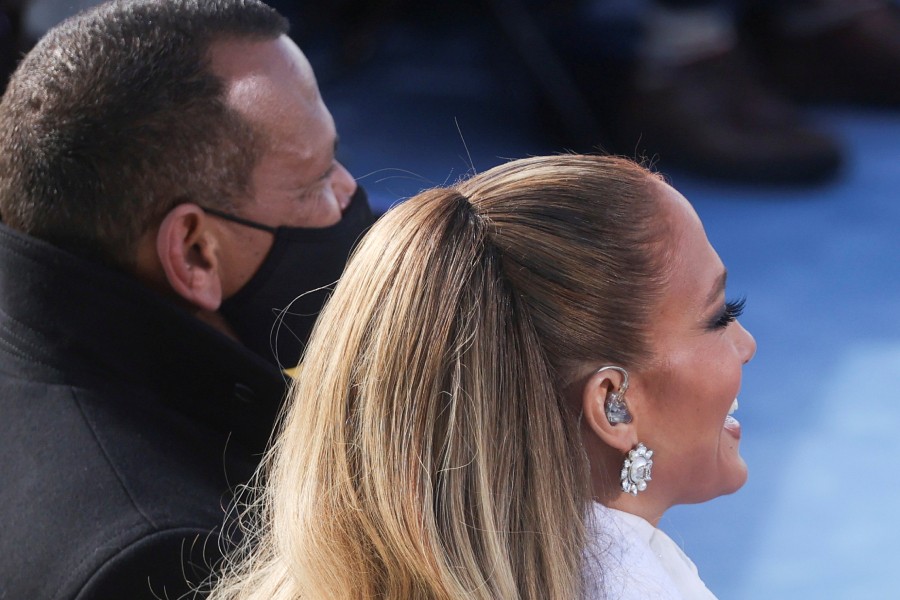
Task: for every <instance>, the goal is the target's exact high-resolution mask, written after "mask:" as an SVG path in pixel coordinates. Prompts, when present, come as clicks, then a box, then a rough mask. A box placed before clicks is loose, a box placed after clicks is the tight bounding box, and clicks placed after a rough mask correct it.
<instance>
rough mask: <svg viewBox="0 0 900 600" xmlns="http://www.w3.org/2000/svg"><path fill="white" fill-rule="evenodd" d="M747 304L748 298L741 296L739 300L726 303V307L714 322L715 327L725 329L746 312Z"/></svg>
mask: <svg viewBox="0 0 900 600" xmlns="http://www.w3.org/2000/svg"><path fill="white" fill-rule="evenodd" d="M746 304H747V298H739V299H737V300H729V301H728V302H726V303H725V309H724V310H723V311H722V314H720V315H719V316H718V317H717V318H716V321H715V323H713V329H724V328H725V327H728V325H729V324H731V323H732V322H734V321H735V320H736V319H737V318H738V317H740V316H741V315H742V314H744V306H745V305H746Z"/></svg>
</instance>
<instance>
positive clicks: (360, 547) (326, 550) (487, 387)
mask: <svg viewBox="0 0 900 600" xmlns="http://www.w3.org/2000/svg"><path fill="white" fill-rule="evenodd" d="M655 180H656V176H655V175H653V174H651V173H650V172H648V171H647V170H645V169H644V168H643V167H640V166H639V165H636V164H635V163H633V162H631V161H627V160H624V159H619V158H613V157H601V156H573V155H563V156H554V157H540V158H530V159H525V160H519V161H514V162H510V163H508V164H505V165H502V166H499V167H496V168H494V169H491V170H490V171H487V172H485V173H482V174H480V175H476V176H474V177H472V178H471V179H469V180H468V181H465V182H462V183H460V184H458V185H456V186H452V187H448V188H440V189H434V190H430V191H427V192H423V193H421V194H419V195H418V196H416V197H415V198H412V199H411V200H408V201H407V202H405V203H403V204H402V205H400V206H398V207H396V208H394V209H392V210H391V211H389V212H388V214H386V215H385V216H384V217H383V218H382V219H381V220H380V221H379V222H378V223H377V224H376V225H375V226H374V227H373V229H372V230H371V231H370V232H369V233H368V234H367V235H366V237H365V239H364V240H363V242H362V243H361V245H360V247H359V248H358V249H357V251H356V253H355V254H354V256H353V258H352V260H351V261H350V264H349V265H348V267H347V270H346V272H345V273H344V276H343V277H342V279H341V281H340V283H339V284H338V285H337V288H336V290H335V292H334V295H333V297H332V298H331V300H330V301H329V303H328V305H327V307H326V308H325V309H324V311H323V312H322V315H321V317H320V319H319V321H318V323H317V325H316V328H315V331H314V334H313V336H312V339H311V341H310V344H309V347H308V349H307V352H306V356H305V360H304V362H303V368H302V373H301V375H300V377H299V378H298V380H297V381H296V382H295V385H294V387H293V390H292V400H291V403H290V406H289V407H288V409H287V412H286V415H285V419H284V422H283V425H282V429H281V431H280V433H279V435H278V436H277V438H276V440H275V442H274V444H273V447H272V448H271V451H270V453H269V455H268V458H267V460H266V462H265V465H264V468H263V471H262V473H263V475H262V478H263V480H264V483H263V484H261V486H260V488H259V490H257V493H258V497H257V499H256V501H255V502H254V503H253V504H252V505H251V507H250V511H249V519H250V520H249V529H250V532H249V534H250V537H249V538H248V540H247V541H246V544H245V547H244V549H243V551H242V552H240V553H239V554H238V555H236V558H234V560H233V562H232V563H231V566H230V567H229V569H228V570H227V571H226V572H225V574H224V575H223V577H222V579H221V580H220V581H219V583H218V585H217V587H216V590H215V591H214V593H213V595H212V598H213V600H224V599H251V598H260V599H261V598H266V599H294V598H323V599H325V598H327V599H344V598H347V599H349V598H392V599H394V598H396V599H413V598H483V599H491V600H494V599H498V598H503V599H510V598H528V599H534V600H538V599H547V598H576V597H578V596H579V595H580V593H581V556H582V552H583V548H584V537H585V518H586V510H587V506H588V503H589V502H590V499H591V492H590V482H589V471H588V466H587V460H586V457H585V455H584V451H583V449H582V444H581V441H580V437H579V433H578V428H577V423H576V420H577V415H575V414H573V411H572V409H571V407H569V406H567V404H566V402H565V400H564V398H563V392H562V390H563V387H564V382H565V380H566V378H567V377H569V376H570V375H571V372H572V370H573V369H574V368H576V367H578V366H583V365H584V364H586V363H588V362H591V361H597V362H600V361H602V362H611V363H615V364H619V365H623V366H634V365H638V364H640V363H641V362H642V361H645V360H646V359H647V358H648V350H647V344H646V340H645V330H646V327H647V325H646V324H647V322H648V320H649V318H650V317H649V314H650V312H651V310H653V308H654V307H655V299H656V297H657V296H658V291H659V282H660V261H659V260H658V257H656V254H657V253H656V252H655V251H653V250H652V246H653V245H654V241H655V239H656V238H657V237H658V236H659V233H660V230H661V224H660V223H659V219H657V218H656V213H657V208H656V202H655V200H654V196H655V191H654V190H655V184H654V181H655Z"/></svg>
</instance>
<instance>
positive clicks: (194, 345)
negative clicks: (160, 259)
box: [0, 224, 285, 451]
mask: <svg viewBox="0 0 900 600" xmlns="http://www.w3.org/2000/svg"><path fill="white" fill-rule="evenodd" d="M0 355H2V356H3V358H2V363H0V364H2V365H4V370H6V369H9V368H13V369H14V372H15V373H16V374H18V375H19V376H20V377H23V378H26V379H30V380H37V381H46V382H47V383H58V384H65V385H76V386H87V387H90V388H96V387H105V386H125V387H126V388H127V389H129V390H135V391H136V392H138V391H147V392H149V393H150V395H151V397H153V398H156V399H157V401H159V402H164V403H167V404H169V405H171V407H172V408H173V409H175V410H177V411H180V412H183V413H186V414H187V415H189V416H190V417H191V418H194V419H201V420H203V421H205V422H207V423H208V424H210V425H211V426H214V427H217V428H222V429H223V430H225V431H228V432H232V433H233V434H234V437H235V438H236V441H243V442H244V443H245V444H246V445H248V446H249V447H250V448H252V449H253V450H254V451H261V450H262V448H263V447H264V446H265V443H266V441H267V440H268V438H269V435H270V433H271V430H272V427H273V424H274V421H275V419H276V416H277V414H278V412H279V410H280V407H281V403H282V399H283V397H284V393H285V379H284V377H283V375H282V374H281V373H280V372H279V371H278V369H277V368H276V367H275V366H274V365H271V364H269V363H267V362H266V361H265V360H263V359H262V358H261V357H259V356H257V355H256V354H254V353H252V352H251V351H249V350H247V349H246V348H244V347H243V346H241V345H240V344H239V343H237V342H235V341H233V340H231V339H230V338H228V337H227V336H225V335H224V334H222V333H220V332H219V331H217V330H215V329H213V328H212V327H210V326H208V325H206V324H205V323H203V322H201V321H200V320H198V319H197V318H195V317H194V316H193V315H191V314H190V313H189V312H187V311H186V310H184V309H182V308H180V307H179V306H177V305H175V304H174V303H172V302H170V301H168V300H167V299H165V298H163V297H162V296H160V295H159V294H157V293H155V292H153V291H151V290H150V289H149V288H147V287H146V286H144V285H142V284H141V283H140V282H138V281H137V280H136V279H134V278H133V277H132V276H130V275H128V274H125V273H122V272H118V271H116V270H114V269H111V268H108V267H105V266H102V265H100V264H98V263H95V262H93V261H89V260H85V259H83V258H80V257H78V256H75V255H73V254H70V253H68V252H65V251H63V250H60V249H59V248H57V247H55V246H53V245H50V244H48V243H46V242H43V241H41V240H38V239H35V238H32V237H30V236H27V235H24V234H22V233H20V232H17V231H14V230H12V229H10V228H8V227H6V226H5V225H3V224H0ZM12 365H15V366H14V367H13V366H12ZM121 401H123V402H128V401H129V399H128V398H121Z"/></svg>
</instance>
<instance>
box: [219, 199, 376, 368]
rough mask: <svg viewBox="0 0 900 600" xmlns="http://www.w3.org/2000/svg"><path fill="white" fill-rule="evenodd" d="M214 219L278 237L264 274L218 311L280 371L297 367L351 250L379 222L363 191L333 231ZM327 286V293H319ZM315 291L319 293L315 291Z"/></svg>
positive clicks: (224, 215)
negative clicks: (252, 228) (371, 226)
mask: <svg viewBox="0 0 900 600" xmlns="http://www.w3.org/2000/svg"><path fill="white" fill-rule="evenodd" d="M204 210H206V212H208V213H210V214H213V215H215V216H218V217H221V218H223V219H227V220H229V221H233V222H235V223H240V224H242V225H246V226H248V227H254V228H256V229H262V230H264V231H268V232H270V233H272V234H273V235H274V236H275V240H274V241H273V243H272V249H271V250H269V254H268V255H266V258H265V259H264V260H263V262H262V264H261V265H260V267H259V269H258V270H257V271H256V273H255V274H254V275H253V277H252V278H251V279H250V281H248V282H247V284H246V285H245V286H244V287H243V288H241V289H240V290H238V292H237V293H236V294H235V295H234V296H232V297H231V298H228V299H227V300H225V301H224V302H222V306H221V307H220V309H219V311H220V312H221V313H222V315H224V316H225V318H226V319H227V320H228V323H229V324H230V325H231V327H232V328H233V329H234V332H235V333H236V334H237V335H238V337H240V339H241V341H242V342H243V343H244V345H245V346H247V347H248V348H250V349H251V350H253V351H254V352H256V353H257V354H259V355H261V356H262V357H264V358H265V359H267V360H271V361H274V362H275V363H276V365H277V366H278V367H279V368H293V367H295V366H297V363H298V361H299V360H300V355H301V354H302V352H303V349H304V348H305V347H306V342H307V341H308V339H309V334H310V332H311V331H312V327H313V324H314V323H315V321H316V317H318V316H319V311H320V310H321V309H322V306H323V304H325V300H327V299H328V296H329V295H330V293H331V290H332V286H331V284H333V283H334V282H335V281H337V279H338V278H339V277H340V275H341V273H342V272H343V270H344V265H345V264H346V263H347V259H348V258H349V257H350V251H351V250H352V249H353V247H354V245H355V244H356V242H357V241H358V240H359V238H360V237H362V234H363V233H364V232H365V230H366V229H368V227H369V226H370V225H371V224H372V223H373V222H374V221H375V218H374V217H373V215H372V210H371V209H370V208H369V201H368V198H367V197H366V192H365V190H363V188H362V186H358V187H357V188H356V192H355V193H354V194H353V197H352V198H351V199H350V204H349V206H347V209H346V210H345V211H344V214H343V216H342V218H341V220H340V221H338V222H337V223H335V224H334V225H332V226H330V227H325V228H322V229H311V228H304V227H268V226H266V225H262V224H260V223H255V222H253V221H248V220H246V219H242V218H240V217H236V216H234V215H230V214H228V213H222V212H219V211H216V210H211V209H204ZM324 286H328V287H326V288H325V289H319V288H322V287H324ZM311 290H315V291H311Z"/></svg>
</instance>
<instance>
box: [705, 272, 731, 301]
mask: <svg viewBox="0 0 900 600" xmlns="http://www.w3.org/2000/svg"><path fill="white" fill-rule="evenodd" d="M727 279H728V269H723V270H722V274H721V275H719V277H718V278H716V282H715V283H714V284H713V287H712V291H711V292H710V293H709V297H707V299H706V304H707V305H710V304H713V303H715V302H717V301H718V299H719V296H720V295H722V294H723V293H724V292H725V282H726V280H727Z"/></svg>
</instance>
